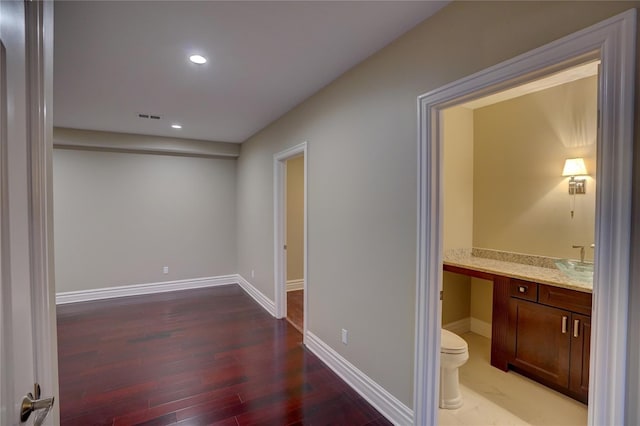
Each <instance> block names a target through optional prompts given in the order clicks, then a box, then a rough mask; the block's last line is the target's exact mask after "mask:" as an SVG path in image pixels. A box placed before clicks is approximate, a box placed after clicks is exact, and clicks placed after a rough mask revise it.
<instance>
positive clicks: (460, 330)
mask: <svg viewBox="0 0 640 426" xmlns="http://www.w3.org/2000/svg"><path fill="white" fill-rule="evenodd" d="M442 328H444V329H445V330H449V331H450V332H452V333H456V334H458V335H460V334H464V333H468V332H469V331H471V317H466V318H462V319H461V320H458V321H453V322H450V323H448V324H443V325H442Z"/></svg>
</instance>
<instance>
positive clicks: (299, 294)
mask: <svg viewBox="0 0 640 426" xmlns="http://www.w3.org/2000/svg"><path fill="white" fill-rule="evenodd" d="M287 320H289V322H290V323H291V324H292V325H293V326H294V327H295V328H297V329H298V331H299V332H301V333H302V330H303V327H304V326H303V324H304V290H294V291H288V292H287Z"/></svg>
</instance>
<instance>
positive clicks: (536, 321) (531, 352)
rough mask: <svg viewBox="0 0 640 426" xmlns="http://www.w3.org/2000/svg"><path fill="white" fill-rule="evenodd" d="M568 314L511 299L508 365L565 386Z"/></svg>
mask: <svg viewBox="0 0 640 426" xmlns="http://www.w3.org/2000/svg"><path fill="white" fill-rule="evenodd" d="M570 321H571V313H570V312H568V311H565V310H562V309H557V308H552V307H550V306H544V305H539V304H537V303H534V302H529V301H526V300H521V299H516V298H512V299H511V300H510V301H509V326H510V327H511V328H512V330H511V333H510V334H511V338H512V342H513V345H514V347H513V352H512V354H513V355H512V359H511V361H510V364H512V365H513V366H514V367H517V368H520V369H522V370H524V371H526V372H528V373H530V374H533V375H535V376H537V377H539V378H540V379H543V380H546V381H548V382H551V383H555V384H558V385H560V386H563V387H568V386H569V354H570V344H571V333H570V330H571V329H570V327H571V324H570Z"/></svg>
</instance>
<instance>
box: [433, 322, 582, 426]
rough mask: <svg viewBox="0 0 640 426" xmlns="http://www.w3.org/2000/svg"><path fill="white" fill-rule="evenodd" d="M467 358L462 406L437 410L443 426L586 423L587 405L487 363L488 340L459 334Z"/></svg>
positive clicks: (462, 385) (488, 357) (462, 370)
mask: <svg viewBox="0 0 640 426" xmlns="http://www.w3.org/2000/svg"><path fill="white" fill-rule="evenodd" d="M462 338H464V339H465V340H466V341H467V343H468V344H469V360H468V361H467V362H466V364H465V365H463V366H462V367H461V368H460V385H461V387H460V389H461V392H462V397H463V398H464V405H463V406H462V407H461V408H458V409H457V410H440V419H439V423H440V425H442V426H475V425H478V426H480V425H482V426H484V425H540V426H560V425H563V426H564V425H586V424H587V406H586V405H584V404H582V403H580V402H578V401H575V400H573V399H571V398H569V397H567V396H565V395H562V394H561V393H558V392H556V391H554V390H551V389H549V388H547V387H545V386H542V385H541V384H539V383H536V382H534V381H532V380H529V379H527V378H526V377H523V376H521V375H519V374H517V373H514V372H512V371H509V372H508V373H505V372H503V371H501V370H499V369H497V368H494V367H492V366H491V365H490V363H489V360H490V353H491V341H490V340H489V339H487V338H485V337H482V336H478V335H477V334H473V333H466V334H463V335H462Z"/></svg>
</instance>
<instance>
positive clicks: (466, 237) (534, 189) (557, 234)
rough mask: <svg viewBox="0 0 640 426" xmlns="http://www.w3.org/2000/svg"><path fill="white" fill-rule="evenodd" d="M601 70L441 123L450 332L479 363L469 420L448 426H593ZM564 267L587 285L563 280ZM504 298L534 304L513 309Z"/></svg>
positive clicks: (586, 69) (446, 417) (501, 98)
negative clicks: (470, 425) (477, 424)
mask: <svg viewBox="0 0 640 426" xmlns="http://www.w3.org/2000/svg"><path fill="white" fill-rule="evenodd" d="M598 65H599V61H591V62H587V63H585V64H582V65H579V66H576V67H571V68H569V69H566V70H563V71H561V72H558V73H556V74H553V75H552V76H549V77H546V78H543V79H539V80H535V81H533V82H531V83H528V84H526V85H522V86H518V87H515V88H513V89H509V90H507V91H502V92H498V93H496V94H493V95H490V96H488V97H484V98H480V99H476V100H473V101H471V102H467V103H464V104H462V105H457V106H454V107H450V108H448V109H445V110H443V114H442V129H443V133H442V144H443V146H442V148H443V188H442V189H443V191H442V192H443V194H442V195H443V262H444V264H443V283H442V289H443V298H442V299H443V301H442V328H443V329H444V330H448V331H450V332H452V333H454V334H455V335H457V336H460V337H461V338H462V339H463V340H464V341H465V343H467V345H468V354H469V359H468V360H467V361H466V362H464V364H462V365H460V366H459V367H458V370H459V387H458V389H459V392H460V394H461V395H462V401H463V407H462V409H460V410H450V409H441V410H439V415H440V423H441V424H458V423H460V422H461V421H462V420H463V419H464V418H465V413H468V412H469V410H475V412H476V413H477V415H478V416H479V418H480V419H484V420H486V421H489V419H492V421H495V422H497V423H505V424H506V423H508V424H518V423H520V422H526V423H531V424H542V425H544V424H549V425H551V424H586V422H587V406H586V405H585V404H586V402H587V395H588V384H589V380H588V379H589V354H590V345H589V337H590V334H591V333H590V332H589V330H588V328H587V329H579V327H588V326H589V324H590V319H591V303H592V300H591V289H592V285H593V266H594V263H593V249H592V248H591V247H592V244H593V242H594V231H595V220H594V218H595V199H596V197H595V192H596V191H595V190H596V181H595V179H593V177H595V176H596V163H597V161H596V158H597V157H596V154H597V153H596V140H597V98H598V76H597V74H598ZM574 158H581V159H582V160H583V162H586V164H587V165H588V166H586V169H587V170H586V171H584V173H585V175H584V176H580V177H578V178H576V179H583V180H584V181H585V182H583V184H585V186H586V190H585V191H584V193H580V194H575V193H574V194H573V195H570V194H568V190H567V185H568V184H569V182H571V181H570V177H564V176H563V173H562V172H563V166H564V164H565V163H566V161H567V159H574ZM581 172H582V171H581ZM574 247H576V248H574ZM581 253H582V258H581ZM569 259H571V260H569ZM564 260H567V261H569V262H572V263H571V264H572V265H577V264H578V263H580V266H579V268H580V273H575V274H573V275H571V273H572V272H573V271H567V273H566V274H565V273H564V272H562V271H560V270H558V266H557V265H556V262H560V265H561V266H564V263H562V262H564ZM503 285H506V286H507V288H508V289H509V290H511V287H512V286H516V285H517V286H520V287H522V288H523V289H524V291H525V293H522V294H520V293H515V294H514V293H511V291H510V293H509V295H508V296H506V297H505V295H504V294H502V293H501V289H502V286H503ZM527 289H529V292H528V293H527V292H526V290H527ZM543 292H547V293H543ZM549 292H553V294H554V296H555V295H556V294H560V293H562V295H563V297H566V298H567V300H575V301H576V305H574V306H571V307H569V306H567V305H562V304H561V306H558V304H557V303H555V301H554V300H550V299H549V298H547V297H545V295H548V294H549ZM494 302H495V303H494ZM581 303H584V304H585V306H582V305H580V304H581ZM494 305H495V306H494ZM563 318H564V320H563ZM571 318H573V319H574V320H575V321H577V322H578V325H577V326H576V330H575V336H574V335H573V333H572V332H573V331H574V330H573V328H574V323H573V321H572V320H571ZM563 321H564V323H565V326H564V328H563V327H562V324H563ZM494 334H495V339H494V338H493V337H494ZM505 336H506V339H505V338H504V337H505ZM443 339H444V338H443ZM441 346H445V352H446V345H445V344H444V343H442V344H441ZM441 352H442V347H441ZM570 354H572V355H574V356H573V357H570V356H569V355H570ZM441 356H445V355H441ZM525 377H528V378H529V379H532V380H528V379H527V378H525ZM441 392H442V390H441ZM441 399H442V398H441ZM531 399H535V400H536V401H538V402H539V403H540V404H541V405H544V406H546V407H553V409H550V410H545V411H540V410H538V409H536V408H535V407H532V406H531V405H530V404H528V401H530V400H531ZM441 407H442V402H441ZM462 423H464V422H463V421H462Z"/></svg>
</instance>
